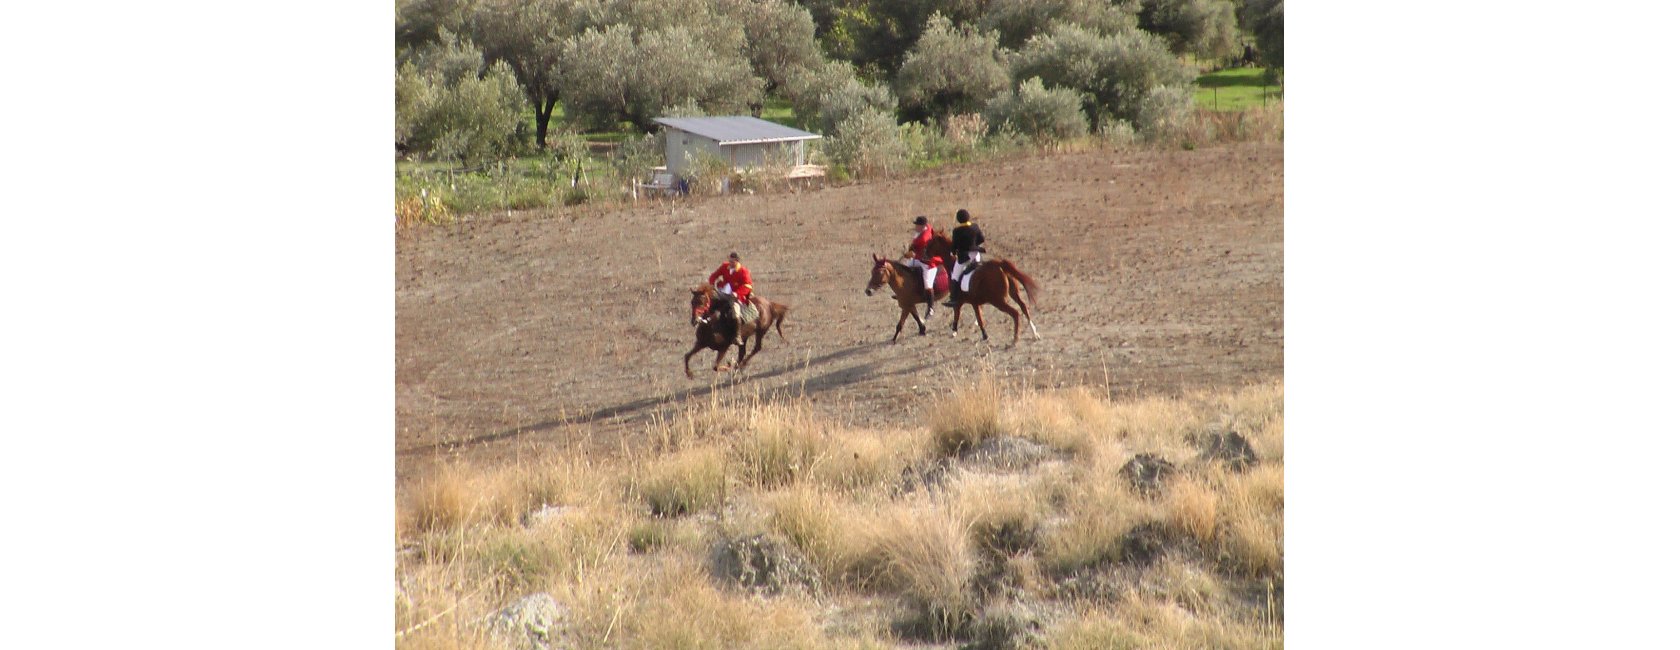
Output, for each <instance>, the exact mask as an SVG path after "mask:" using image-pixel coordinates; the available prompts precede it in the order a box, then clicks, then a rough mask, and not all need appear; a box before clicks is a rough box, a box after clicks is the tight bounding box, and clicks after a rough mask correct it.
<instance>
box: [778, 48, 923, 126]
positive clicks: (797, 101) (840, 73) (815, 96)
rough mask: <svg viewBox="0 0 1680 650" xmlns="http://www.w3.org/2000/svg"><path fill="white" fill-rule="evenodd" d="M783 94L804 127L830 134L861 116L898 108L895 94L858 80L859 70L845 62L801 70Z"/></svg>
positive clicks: (787, 85) (795, 116)
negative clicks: (867, 112)
mask: <svg viewBox="0 0 1680 650" xmlns="http://www.w3.org/2000/svg"><path fill="white" fill-rule="evenodd" d="M783 91H784V92H785V93H786V95H787V97H788V101H789V102H791V103H792V104H793V115H794V118H795V119H796V120H798V122H799V124H800V125H801V126H803V127H805V128H807V129H812V130H815V131H817V132H818V133H823V134H828V135H834V134H835V133H836V132H837V131H838V129H839V126H840V124H841V123H842V122H845V121H846V120H847V119H850V118H851V117H852V116H854V115H857V114H859V113H863V112H866V111H871V110H875V111H888V112H891V111H893V110H895V109H897V108H898V100H897V99H895V98H894V97H893V95H892V91H890V90H888V89H887V87H886V86H883V85H880V84H872V83H867V82H865V81H862V80H860V79H858V76H857V71H856V69H854V68H853V67H852V64H850V63H847V62H844V61H830V62H828V63H824V64H822V65H819V66H815V67H812V68H809V69H800V70H798V71H796V72H794V73H793V74H792V75H790V76H789V78H788V81H787V84H786V85H785V86H784V88H783Z"/></svg>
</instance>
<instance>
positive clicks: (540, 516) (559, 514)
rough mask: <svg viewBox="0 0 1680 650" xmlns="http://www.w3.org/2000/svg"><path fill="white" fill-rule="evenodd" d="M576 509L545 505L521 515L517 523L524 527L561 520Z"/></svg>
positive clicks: (534, 526) (533, 526)
mask: <svg viewBox="0 0 1680 650" xmlns="http://www.w3.org/2000/svg"><path fill="white" fill-rule="evenodd" d="M576 511H577V508H574V507H572V506H549V505H545V506H543V507H541V508H537V509H536V510H532V511H530V512H527V513H525V514H524V515H522V516H521V517H520V518H519V523H521V524H523V525H524V526H525V527H526V528H536V527H538V526H544V525H547V524H552V523H557V522H560V521H563V520H565V519H566V518H567V517H569V516H571V515H572V513H574V512H576Z"/></svg>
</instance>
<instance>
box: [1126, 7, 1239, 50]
mask: <svg viewBox="0 0 1680 650" xmlns="http://www.w3.org/2000/svg"><path fill="white" fill-rule="evenodd" d="M1138 27H1139V28H1140V29H1143V30H1144V31H1148V32H1152V33H1155V34H1160V35H1161V36H1162V37H1164V38H1166V39H1167V44H1168V46H1170V47H1171V48H1172V51H1173V52H1175V53H1178V54H1195V55H1196V56H1200V57H1202V58H1205V59H1222V58H1225V57H1228V56H1231V55H1232V54H1235V53H1236V51H1237V8H1236V5H1234V4H1231V2H1230V1H1229V0H1143V5H1142V10H1141V11H1139V12H1138Z"/></svg>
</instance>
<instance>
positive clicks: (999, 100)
mask: <svg viewBox="0 0 1680 650" xmlns="http://www.w3.org/2000/svg"><path fill="white" fill-rule="evenodd" d="M986 120H987V121H989V122H991V123H992V124H999V125H1001V124H1009V125H1012V126H1014V127H1015V128H1016V129H1017V130H1019V131H1020V132H1021V133H1022V134H1024V135H1027V136H1030V137H1032V138H1033V139H1034V140H1037V141H1038V142H1040V143H1045V142H1050V141H1054V140H1067V139H1071V138H1077V137H1080V136H1083V135H1085V134H1086V132H1087V130H1088V129H1087V127H1086V125H1085V114H1084V113H1083V112H1081V111H1080V108H1079V93H1078V92H1075V91H1073V90H1070V89H1067V88H1052V89H1046V88H1045V87H1044V82H1043V81H1041V80H1039V78H1038V77H1033V78H1031V79H1028V80H1026V81H1024V82H1022V83H1021V87H1020V90H1019V91H1018V92H1005V93H1003V94H1001V95H998V96H997V97H996V98H994V99H992V101H990V102H988V103H987V104H986Z"/></svg>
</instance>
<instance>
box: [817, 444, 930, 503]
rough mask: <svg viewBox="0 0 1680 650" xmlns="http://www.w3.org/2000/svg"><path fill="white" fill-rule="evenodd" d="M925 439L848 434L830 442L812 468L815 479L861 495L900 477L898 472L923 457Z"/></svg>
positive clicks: (837, 488)
mask: <svg viewBox="0 0 1680 650" xmlns="http://www.w3.org/2000/svg"><path fill="white" fill-rule="evenodd" d="M921 440H922V438H920V437H918V436H914V435H909V434H905V433H902V432H881V431H845V432H841V433H837V434H835V435H832V436H830V437H829V439H828V441H829V442H828V448H827V449H826V450H825V451H824V452H823V453H822V454H821V455H820V456H819V458H818V460H817V463H816V464H815V465H814V466H813V467H812V470H813V472H812V474H813V477H814V478H815V479H816V480H817V481H818V482H820V483H822V484H823V485H825V486H828V487H830V488H833V489H835V490H839V491H841V492H861V491H865V490H867V489H869V488H872V487H878V486H882V485H885V484H887V483H889V482H891V481H892V480H894V479H897V478H898V473H899V470H900V469H902V468H903V467H905V466H907V465H909V464H910V463H911V462H913V461H914V460H915V459H916V458H919V457H920V456H921V453H922V452H921V450H920V449H919V448H918V447H917V443H918V442H920V441H921Z"/></svg>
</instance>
